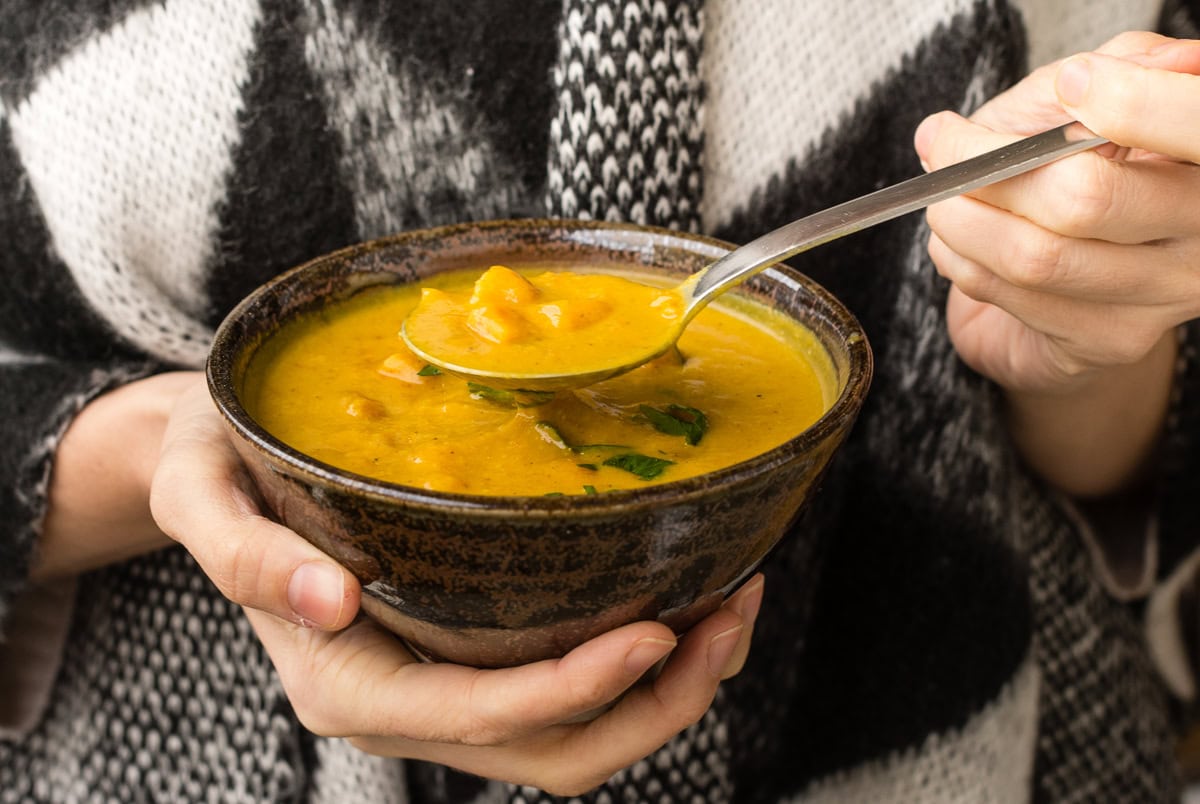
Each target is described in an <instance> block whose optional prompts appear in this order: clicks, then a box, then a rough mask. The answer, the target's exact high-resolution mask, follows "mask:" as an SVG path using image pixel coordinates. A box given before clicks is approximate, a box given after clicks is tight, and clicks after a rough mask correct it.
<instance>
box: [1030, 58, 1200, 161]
mask: <svg viewBox="0 0 1200 804" xmlns="http://www.w3.org/2000/svg"><path fill="white" fill-rule="evenodd" d="M1138 62H1141V63H1138ZM1154 65H1162V66H1154ZM1197 72H1200V43H1195V42H1171V43H1169V44H1167V45H1164V46H1163V47H1162V48H1161V49H1160V50H1159V51H1155V52H1153V53H1151V54H1148V55H1147V56H1145V57H1141V58H1139V59H1137V61H1134V60H1129V59H1118V58H1114V57H1112V56H1106V55H1103V54H1100V53H1086V54H1081V55H1078V56H1072V57H1071V58H1069V59H1067V60H1066V61H1064V62H1063V63H1062V64H1061V65H1060V66H1059V68H1058V73H1057V75H1056V76H1055V82H1054V88H1055V92H1056V94H1057V96H1058V100H1059V102H1060V103H1061V104H1062V105H1063V108H1064V109H1066V110H1067V111H1068V112H1069V113H1070V114H1071V115H1072V116H1073V117H1075V118H1076V119H1077V120H1079V121H1080V122H1082V123H1083V124H1084V125H1085V126H1087V127H1088V128H1089V129H1091V130H1092V131H1094V132H1096V133H1097V134H1099V135H1100V136H1102V137H1106V138H1108V139H1110V140H1112V141H1113V142H1115V143H1117V144H1118V145H1122V146H1126V147H1131V148H1140V149H1142V150H1146V151H1152V152H1155V153H1159V154H1164V155H1166V156H1171V157H1175V158H1176V159H1185V160H1187V161H1189V162H1200V141H1198V140H1197V139H1196V137H1195V131H1196V130H1197V127H1198V126H1200V76H1197V75H1196V74H1195V73H1197Z"/></svg>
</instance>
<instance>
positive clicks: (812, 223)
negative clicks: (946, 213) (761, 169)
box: [689, 123, 1107, 308]
mask: <svg viewBox="0 0 1200 804" xmlns="http://www.w3.org/2000/svg"><path fill="white" fill-rule="evenodd" d="M1081 133H1083V134H1085V135H1086V134H1090V132H1087V131H1086V130H1085V129H1083V128H1082V127H1081V126H1079V124H1077V123H1068V124H1066V125H1063V126H1059V127H1058V128H1053V129H1050V130H1049V131H1043V132H1042V133H1041V134H1035V135H1033V136H1032V137H1027V138H1025V139H1023V140H1018V141H1017V142H1014V143H1012V144H1010V145H1005V146H1004V147H1002V148H997V149H996V150H994V151H988V152H987V153H985V154H980V155H979V156H976V157H973V158H971V159H967V160H965V161H963V162H958V163H956V164H953V165H948V166H947V167H944V168H942V169H941V170H935V171H933V172H932V173H926V174H925V175H923V176H917V177H916V178H912V179H908V180H906V181H902V182H900V183H899V184H893V185H892V186H890V187H885V188H883V189H882V190H877V191H875V192H873V193H870V194H868V195H864V196H861V197H859V198H855V199H854V200H852V201H847V202H845V203H843V204H838V205H837V206H834V207H830V208H828V209H825V210H822V211H820V212H816V213H813V214H812V215H809V216H808V217H806V218H801V219H800V220H798V221H793V222H791V223H789V224H786V225H784V226H781V227H779V228H778V229H775V230H774V231H771V232H768V233H767V234H765V235H763V236H762V237H759V238H758V239H757V240H753V241H751V242H750V243H747V244H746V245H744V246H742V247H740V248H738V249H737V250H736V251H732V252H730V253H729V254H727V255H726V256H724V257H722V258H721V259H719V260H717V261H716V262H714V263H713V264H712V265H710V266H709V267H708V268H707V269H706V270H705V271H704V272H703V273H702V274H700V276H699V277H698V279H697V281H696V284H695V286H694V287H693V289H692V294H691V295H692V298H691V303H690V304H689V307H690V308H699V307H701V306H703V305H704V304H705V303H707V302H708V301H709V300H710V299H712V298H713V297H714V296H716V295H717V294H719V293H721V292H722V291H724V290H727V289H728V288H729V287H731V286H733V285H736V284H737V283H739V282H742V281H744V280H745V279H748V278H749V277H751V276H753V275H754V274H756V273H758V272H759V271H761V270H762V269H764V268H766V267H767V266H769V265H772V264H774V263H777V262H780V261H782V260H786V259H787V258H788V257H791V256H794V255H796V254H799V253H800V252H802V251H807V250H808V249H810V248H813V247H814V246H819V245H822V244H823V243H828V242H829V241H831V240H836V239H837V238H839V237H842V236H844V235H848V234H853V233H854V232H857V231H860V230H862V229H866V228H867V227H870V226H874V225H875V224H877V223H883V222H884V221H889V220H891V219H892V218H897V217H899V216H901V215H904V214H906V213H909V212H912V211H914V210H918V209H921V208H923V207H927V206H929V205H930V204H934V203H937V202H938V201H944V200H945V199H947V198H952V197H954V196H956V195H960V194H962V193H966V192H969V191H971V190H976V189H978V188H980V187H984V186H986V185H988V184H992V183H994V182H998V181H1001V180H1002V179H1008V178H1011V177H1013V176H1017V175H1020V174H1021V173H1025V172H1026V171H1029V170H1033V169H1034V168H1036V167H1040V166H1042V165H1044V164H1046V163H1047V162H1053V161H1054V160H1056V159H1061V158H1062V157H1064V156H1069V155H1071V154H1075V153H1079V152H1080V151H1086V150H1088V149H1091V148H1095V147H1096V146H1097V145H1101V144H1103V143H1105V142H1107V140H1105V139H1104V138H1103V137H1096V136H1086V137H1085V138H1080V134H1081Z"/></svg>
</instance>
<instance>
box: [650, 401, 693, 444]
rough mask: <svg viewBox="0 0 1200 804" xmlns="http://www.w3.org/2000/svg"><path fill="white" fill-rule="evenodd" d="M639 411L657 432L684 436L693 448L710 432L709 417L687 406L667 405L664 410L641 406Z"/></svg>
mask: <svg viewBox="0 0 1200 804" xmlns="http://www.w3.org/2000/svg"><path fill="white" fill-rule="evenodd" d="M638 410H639V411H641V413H642V415H643V416H645V417H646V419H647V420H648V421H649V422H650V424H652V425H654V429H655V430H657V431H659V432H660V433H666V434H667V435H673V436H683V440H684V441H686V442H687V443H688V445H690V446H693V447H694V446H696V445H697V444H699V443H700V439H701V438H703V437H704V434H705V433H706V432H708V417H707V416H705V415H704V414H703V413H702V412H701V411H698V410H696V409H695V408H689V407H687V406H686V405H667V407H666V409H664V410H659V409H658V408H652V407H650V406H649V405H639V406H638Z"/></svg>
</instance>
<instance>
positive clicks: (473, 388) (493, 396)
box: [467, 382, 554, 408]
mask: <svg viewBox="0 0 1200 804" xmlns="http://www.w3.org/2000/svg"><path fill="white" fill-rule="evenodd" d="M467 390H468V391H469V392H470V393H471V398H472V399H483V400H485V401H487V402H491V403H493V404H496V405H502V406H504V407H506V408H536V407H538V406H539V405H544V404H546V403H547V402H549V401H550V400H552V399H554V392H553V391H529V390H525V389H521V388H518V389H515V390H512V391H506V390H503V389H501V388H492V387H491V386H488V385H480V384H479V383H477V382H468V383H467Z"/></svg>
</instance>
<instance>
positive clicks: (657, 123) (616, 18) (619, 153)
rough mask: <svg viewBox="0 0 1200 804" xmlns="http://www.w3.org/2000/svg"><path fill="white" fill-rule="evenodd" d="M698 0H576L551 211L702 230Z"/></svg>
mask: <svg viewBox="0 0 1200 804" xmlns="http://www.w3.org/2000/svg"><path fill="white" fill-rule="evenodd" d="M700 6H701V3H700V2H699V0H688V2H671V3H668V2H665V1H664V0H639V2H607V1H605V0H601V1H600V2H589V0H568V2H567V3H566V4H565V6H564V11H563V19H562V23H561V28H560V31H559V37H560V40H561V45H560V52H559V59H558V64H557V65H556V66H555V68H554V76H553V80H554V86H555V88H556V90H557V101H558V114H557V115H556V116H555V118H554V119H553V120H552V121H551V123H550V162H549V174H548V176H547V188H548V193H547V207H548V210H549V212H550V214H551V215H555V216H562V217H567V218H584V219H596V220H610V221H632V222H634V223H639V224H647V225H653V226H667V227H670V228H674V229H684V230H686V231H691V232H698V231H700V208H699V203H698V199H699V198H700V197H701V190H702V175H703V174H702V168H701V154H702V152H703V147H704V137H703V128H702V123H701V119H700V110H701V101H702V98H701V92H700V86H701V83H700V40H701V35H702V27H701V19H700Z"/></svg>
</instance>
